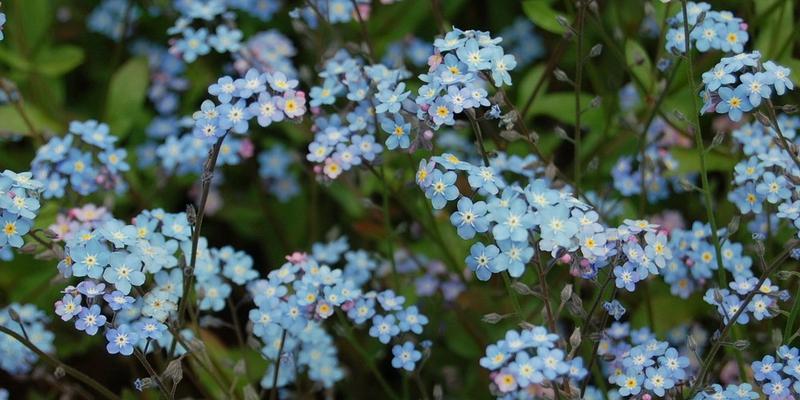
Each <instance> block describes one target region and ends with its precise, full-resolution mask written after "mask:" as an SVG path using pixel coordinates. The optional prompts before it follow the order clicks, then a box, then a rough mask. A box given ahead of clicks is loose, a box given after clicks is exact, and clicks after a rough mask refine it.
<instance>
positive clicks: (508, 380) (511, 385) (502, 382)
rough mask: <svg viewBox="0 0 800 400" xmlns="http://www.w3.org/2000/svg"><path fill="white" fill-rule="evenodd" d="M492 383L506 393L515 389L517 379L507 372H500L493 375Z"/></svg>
mask: <svg viewBox="0 0 800 400" xmlns="http://www.w3.org/2000/svg"><path fill="white" fill-rule="evenodd" d="M494 383H495V384H496V385H497V388H498V389H500V391H501V392H503V393H508V392H511V391H514V390H516V389H517V379H516V378H514V375H512V374H510V373H508V372H500V373H499V374H497V375H495V376H494Z"/></svg>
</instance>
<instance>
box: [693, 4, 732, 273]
mask: <svg viewBox="0 0 800 400" xmlns="http://www.w3.org/2000/svg"><path fill="white" fill-rule="evenodd" d="M681 6H682V8H683V34H684V36H685V37H684V44H685V47H686V58H687V61H688V62H687V64H688V69H687V71H688V78H689V91H690V92H691V97H692V114H693V116H694V127H695V132H694V140H695V145H696V146H695V147H696V149H697V156H698V158H700V179H701V181H702V183H703V188H702V192H703V197H704V199H705V208H706V216H707V218H708V222H709V224H711V240H712V242H713V244H714V252H715V253H716V258H717V278H718V283H719V287H721V288H724V287H726V286H728V281H727V277H726V275H725V267H724V266H723V265H722V249H721V246H720V243H719V237H718V235H717V220H716V218H715V217H714V205H713V203H712V199H711V187H710V185H709V184H708V169H707V167H706V150H705V146H704V145H703V131H702V130H701V129H700V111H699V110H700V109H699V108H698V106H697V89H696V86H695V82H694V60H693V57H692V47H691V41H690V40H689V17H688V12H687V10H686V0H681Z"/></svg>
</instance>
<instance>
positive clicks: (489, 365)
mask: <svg viewBox="0 0 800 400" xmlns="http://www.w3.org/2000/svg"><path fill="white" fill-rule="evenodd" d="M508 358H509V357H508V354H506V353H505V352H504V351H503V350H502V349H500V346H497V345H495V344H490V345H489V346H488V347H486V356H484V357H482V358H481V359H480V364H481V366H482V367H483V368H486V369H488V370H491V371H494V370H497V369H499V368H500V367H502V366H503V365H505V363H506V361H507V360H508Z"/></svg>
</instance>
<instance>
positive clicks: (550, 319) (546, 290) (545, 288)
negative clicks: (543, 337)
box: [536, 252, 556, 333]
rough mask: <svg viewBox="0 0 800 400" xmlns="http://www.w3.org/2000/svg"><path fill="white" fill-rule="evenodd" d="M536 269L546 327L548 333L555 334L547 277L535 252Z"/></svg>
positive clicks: (538, 253) (540, 258)
mask: <svg viewBox="0 0 800 400" xmlns="http://www.w3.org/2000/svg"><path fill="white" fill-rule="evenodd" d="M536 261H537V262H536V267H537V270H538V272H539V286H540V287H541V289H542V297H543V299H542V300H543V301H544V308H545V311H546V312H547V326H548V328H549V329H550V332H553V333H555V332H556V320H555V317H554V315H553V307H552V306H551V305H550V289H549V287H548V285H547V276H546V275H545V273H544V267H543V266H542V257H541V255H540V252H536Z"/></svg>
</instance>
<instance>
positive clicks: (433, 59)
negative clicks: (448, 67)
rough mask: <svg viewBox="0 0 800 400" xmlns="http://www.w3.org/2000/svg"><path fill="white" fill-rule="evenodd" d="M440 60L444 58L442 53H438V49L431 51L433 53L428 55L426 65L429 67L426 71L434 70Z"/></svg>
mask: <svg viewBox="0 0 800 400" xmlns="http://www.w3.org/2000/svg"><path fill="white" fill-rule="evenodd" d="M442 60H444V58H443V57H442V54H441V53H439V52H438V51H437V52H436V53H433V55H431V56H430V57H428V67H429V68H428V72H433V71H435V70H436V68H438V67H439V64H441V63H442Z"/></svg>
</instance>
